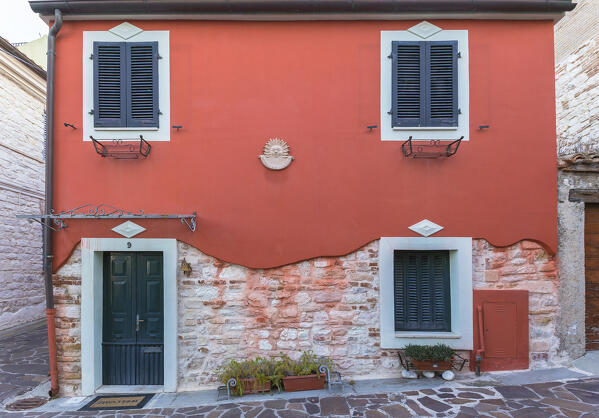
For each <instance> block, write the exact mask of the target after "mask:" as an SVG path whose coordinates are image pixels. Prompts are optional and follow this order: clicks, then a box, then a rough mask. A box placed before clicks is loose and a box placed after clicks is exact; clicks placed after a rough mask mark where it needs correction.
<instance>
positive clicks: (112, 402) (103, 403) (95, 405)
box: [80, 393, 154, 411]
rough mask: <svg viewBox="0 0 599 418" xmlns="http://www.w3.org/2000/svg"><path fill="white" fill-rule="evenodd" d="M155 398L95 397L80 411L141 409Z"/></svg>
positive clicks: (133, 396)
mask: <svg viewBox="0 0 599 418" xmlns="http://www.w3.org/2000/svg"><path fill="white" fill-rule="evenodd" d="M152 396H154V394H153V393H150V394H139V395H102V396H97V397H95V398H94V399H93V400H92V401H91V402H90V403H88V404H87V405H85V406H84V407H83V408H81V409H80V411H104V410H120V409H141V408H143V407H144V406H145V404H147V403H148V401H149V400H150V399H152Z"/></svg>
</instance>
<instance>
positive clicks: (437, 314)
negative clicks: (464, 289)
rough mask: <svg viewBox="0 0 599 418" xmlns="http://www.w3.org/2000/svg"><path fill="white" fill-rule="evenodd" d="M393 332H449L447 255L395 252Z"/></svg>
mask: <svg viewBox="0 0 599 418" xmlns="http://www.w3.org/2000/svg"><path fill="white" fill-rule="evenodd" d="M393 270H394V300H395V330H396V331H437V332H449V331H451V303H450V302H451V301H450V293H449V252H448V251H395V252H394V266H393Z"/></svg>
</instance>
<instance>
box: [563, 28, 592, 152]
mask: <svg viewBox="0 0 599 418" xmlns="http://www.w3.org/2000/svg"><path fill="white" fill-rule="evenodd" d="M556 97H557V100H556V106H557V148H558V154H559V155H568V154H573V153H576V152H597V151H599V149H598V141H599V100H597V97H599V35H596V36H595V37H594V38H591V39H589V40H587V41H586V42H585V43H583V44H582V45H581V46H579V47H578V48H577V49H576V50H574V51H573V53H572V54H571V55H569V56H568V57H567V58H566V59H565V60H564V61H562V62H561V63H560V64H559V65H558V66H557V67H556Z"/></svg>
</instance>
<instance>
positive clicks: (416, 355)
mask: <svg viewBox="0 0 599 418" xmlns="http://www.w3.org/2000/svg"><path fill="white" fill-rule="evenodd" d="M403 350H404V352H405V354H406V357H409V358H410V359H412V360H416V361H450V360H451V359H452V358H453V356H454V355H455V351H454V349H453V348H451V347H449V346H447V345H445V344H436V345H417V344H408V345H406V346H405V348H404V349H403Z"/></svg>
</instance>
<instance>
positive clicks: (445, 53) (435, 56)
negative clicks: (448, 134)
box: [426, 41, 458, 126]
mask: <svg viewBox="0 0 599 418" xmlns="http://www.w3.org/2000/svg"><path fill="white" fill-rule="evenodd" d="M426 44H427V45H426V55H427V62H428V68H429V69H428V71H427V78H428V80H427V89H426V90H427V97H426V100H427V106H426V108H427V120H426V126H458V88H457V87H458V79H457V75H458V70H457V69H458V51H457V49H458V43H457V41H446V42H445V41H443V42H441V41H434V42H427V43H426Z"/></svg>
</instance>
